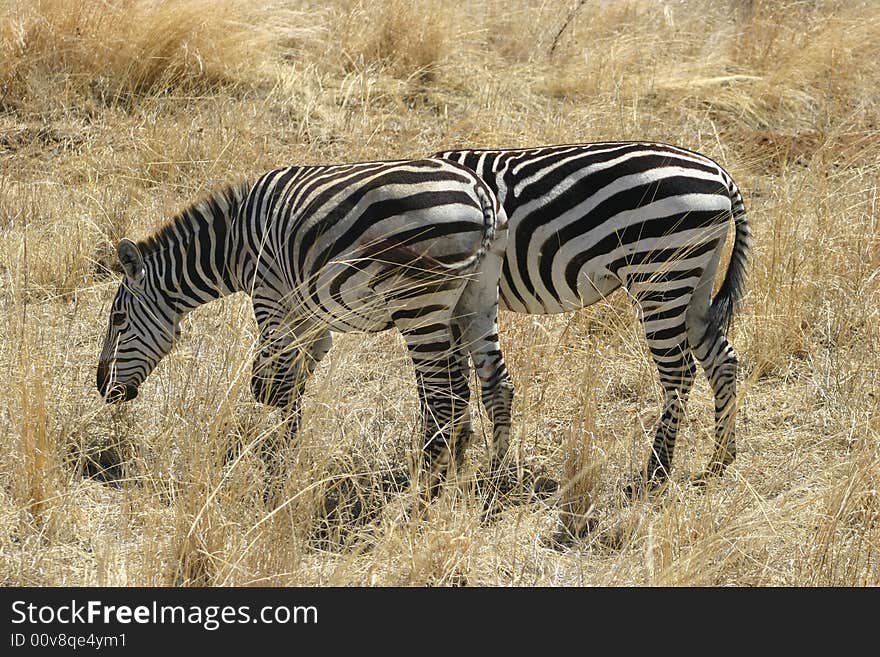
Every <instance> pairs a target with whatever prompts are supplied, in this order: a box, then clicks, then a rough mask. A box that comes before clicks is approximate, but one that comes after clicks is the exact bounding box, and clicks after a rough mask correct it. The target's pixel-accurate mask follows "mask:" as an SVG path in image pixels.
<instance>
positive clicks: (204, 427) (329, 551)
mask: <svg viewBox="0 0 880 657" xmlns="http://www.w3.org/2000/svg"><path fill="white" fill-rule="evenodd" d="M577 4H578V3H574V2H569V1H565V2H545V3H528V2H513V3H511V2H500V1H496V0H492V1H490V2H488V3H487V2H482V3H477V2H465V3H458V4H456V5H455V6H454V7H453V6H452V5H449V6H448V7H447V8H446V9H445V10H444V11H438V10H437V8H436V4H435V3H429V2H416V3H404V2H398V1H397V0H387V1H384V0H382V1H376V2H366V1H365V0H363V1H355V0H340V2H338V3H335V4H331V5H327V4H325V3H315V2H310V1H307V0H299V1H293V0H291V1H290V2H285V3H280V2H275V3H270V4H266V3H263V4H256V5H253V4H250V3H239V2H211V3H207V2H201V1H198V2H192V1H187V2H184V1H182V0H165V1H164V2H161V1H158V0H157V1H149V0H111V1H109V2H108V1H100V0H78V1H77V2H61V1H55V0H42V1H41V2H18V1H15V0H7V1H6V2H0V235H2V239H0V308H2V314H0V377H2V379H0V383H2V385H0V433H2V435H4V436H5V437H6V441H5V446H6V449H4V450H3V452H2V454H0V583H2V584H21V585H36V584H48V585H61V584H65V585H73V584H84V585H91V584H108V585H174V584H187V585H188V584H207V585H241V584H266V585H273V584H282V585H295V584H317V585H329V584H333V585H349V584H366V585H424V584H430V585H457V584H470V585H583V584H592V585H602V584H612V585H619V584H630V585H633V584H634V585H653V584H667V585H668V584H671V585H692V584H700V585H731V584H732V585H780V584H789V585H792V584H795V585H869V584H877V583H878V582H880V494H878V486H880V424H878V419H877V418H878V413H877V410H878V399H880V397H878V396H880V384H878V381H880V352H878V350H877V348H876V345H877V344H880V328H878V327H880V321H878V320H880V316H878V315H880V277H878V275H877V272H878V271H880V188H878V179H880V96H878V94H877V92H876V90H877V89H878V88H880V63H878V62H880V17H878V15H877V12H876V10H875V7H874V6H873V3H870V2H834V1H831V0H825V1H822V0H820V1H817V2H809V3H807V2H797V1H795V0H754V1H752V2H749V3H740V2H724V1H722V0H700V1H699V2H696V3H694V2H691V3H687V5H686V6H685V5H682V4H681V3H673V2H669V3H666V2H647V1H645V0H630V1H628V2H613V3H606V2H588V3H583V4H582V6H580V8H579V9H578V10H577V11H575V12H572V9H573V8H574V7H575V6H576V5H577ZM208 5H210V10H209V11H206V7H207V6H208ZM243 7H247V9H244V8H243ZM566 21H567V23H566ZM564 24H565V27H564V29H562V28H563V25H564ZM554 44H555V45H554ZM551 48H552V53H551ZM630 138H633V139H635V138H644V139H656V140H663V141H669V142H673V143H677V144H680V145H683V146H686V147H690V148H694V149H697V150H701V151H703V152H705V153H707V154H708V155H711V156H713V157H715V158H717V159H718V160H719V161H720V162H721V163H723V164H724V165H725V166H726V167H727V168H728V170H729V171H730V172H731V173H732V174H733V175H734V177H735V179H736V180H737V182H738V183H739V185H740V187H741V188H742V189H743V190H744V193H745V196H746V202H747V207H748V209H749V211H750V217H751V221H752V226H753V230H754V233H755V251H754V258H753V262H752V266H751V278H750V286H749V290H750V291H749V295H748V298H747V303H746V306H745V309H744V311H743V313H742V314H741V315H740V316H739V318H738V319H737V320H736V321H735V323H734V328H733V331H732V335H731V338H732V342H733V344H734V345H735V346H736V348H737V351H738V352H739V354H740V361H741V363H742V368H741V382H740V391H741V395H740V411H739V425H738V426H739V431H738V439H739V447H740V449H739V458H738V460H737V462H736V463H735V464H734V466H733V467H732V468H731V469H730V470H729V472H728V474H727V475H726V476H725V477H724V478H723V479H721V480H719V481H715V482H712V483H711V484H710V485H709V486H708V487H707V488H706V489H705V490H703V491H698V490H696V489H693V488H691V487H690V486H689V485H688V484H687V478H688V476H689V475H690V474H693V473H696V472H698V471H699V470H700V469H701V466H702V465H703V464H704V462H705V461H706V459H707V458H708V455H709V453H710V451H711V443H712V426H713V420H712V400H711V397H710V394H709V391H708V386H707V385H706V383H705V381H704V380H703V379H698V384H697V387H696V388H695V390H694V392H693V393H692V397H691V402H690V405H689V410H688V415H687V417H686V419H685V421H684V423H683V427H682V432H681V435H680V438H679V441H678V445H677V453H676V458H675V469H674V472H673V478H672V482H671V483H670V486H669V487H668V489H667V490H666V491H665V493H663V494H661V495H659V496H656V497H654V498H651V499H647V500H642V501H637V502H635V503H634V504H632V505H631V506H625V505H623V504H622V502H621V496H620V489H621V487H622V486H623V485H624V484H625V483H627V481H628V478H629V477H630V475H631V474H632V473H633V472H634V471H636V470H637V469H638V468H640V467H641V466H642V465H643V462H644V460H645V458H646V457H647V453H648V449H649V445H650V441H651V436H652V426H653V423H654V421H655V419H656V417H657V414H658V412H659V408H660V399H661V398H660V393H659V386H658V384H657V381H656V373H655V372H654V369H653V365H652V363H651V360H650V358H649V356H648V354H647V352H646V349H645V345H644V340H643V337H642V335H641V330H640V327H639V326H638V324H637V323H636V321H635V319H634V313H633V310H632V308H631V305H630V304H629V302H628V301H627V299H626V298H625V297H624V296H623V295H616V296H613V297H612V298H611V299H609V301H608V302H607V303H603V304H598V305H597V306H594V307H591V308H589V309H586V310H583V311H581V312H579V313H576V314H573V315H563V316H554V317H526V316H513V315H504V316H503V317H502V325H503V326H502V329H503V333H502V339H503V345H504V347H505V352H506V355H507V358H508V362H509V364H510V368H511V371H512V373H513V376H514V379H515V382H516V384H517V391H518V393H517V399H516V406H515V415H514V441H513V448H514V451H515V453H516V455H517V457H518V458H519V459H520V461H523V462H526V463H528V464H529V465H530V466H532V467H533V468H537V469H543V470H544V471H545V472H546V473H547V474H549V475H550V476H553V477H556V478H558V479H560V480H561V481H562V483H563V488H562V491H561V492H560V494H559V496H558V497H557V498H555V499H551V500H548V501H546V502H536V503H532V504H523V505H518V506H507V507H505V508H504V510H503V511H502V512H501V513H500V514H499V515H497V516H496V517H494V518H493V519H492V521H491V522H485V521H484V513H483V507H482V498H481V493H480V491H479V490H477V489H475V488H474V487H472V486H469V485H462V486H460V487H459V488H450V489H449V490H447V491H446V492H445V493H444V495H443V496H442V497H441V498H440V499H439V500H437V501H436V502H435V503H434V504H432V505H431V506H430V507H429V508H428V509H427V510H425V511H424V513H421V514H418V513H414V508H415V500H414V499H413V497H412V495H411V494H410V493H409V492H408V491H407V490H401V489H399V488H398V487H397V486H396V485H395V483H394V481H393V478H392V477H391V474H390V473H393V472H395V471H396V470H398V469H400V467H401V466H402V465H403V464H404V463H405V462H406V458H407V455H408V453H409V450H410V445H411V438H412V437H413V435H414V433H415V431H416V428H417V419H418V409H417V403H416V397H415V386H414V380H413V375H412V372H411V369H410V367H409V365H408V363H407V360H406V355H405V350H404V349H403V345H402V342H401V340H400V339H399V337H398V336H396V335H395V334H393V333H390V332H389V333H387V334H379V335H369V336H359V335H345V336H337V338H336V345H335V346H334V349H333V350H332V351H331V353H330V355H329V356H328V358H327V359H326V360H325V362H324V363H323V364H322V366H321V368H320V369H319V371H318V372H317V374H316V376H315V378H314V380H313V381H311V382H310V385H309V388H308V393H307V398H306V400H305V416H304V420H303V428H302V431H301V436H300V439H299V443H298V445H297V446H296V447H295V448H291V449H289V450H287V453H286V459H287V470H288V472H289V478H288V480H287V481H286V482H285V488H284V491H283V497H282V498H281V499H283V500H284V503H283V504H282V505H281V506H279V507H275V506H273V505H266V504H265V503H264V502H263V499H262V488H261V477H262V466H261V463H260V461H259V458H258V457H257V454H258V451H259V445H260V443H261V442H262V441H265V440H271V439H273V437H274V436H275V435H276V434H277V432H278V431H280V430H282V429H283V427H282V423H283V417H281V416H280V414H279V413H278V412H276V411H271V410H268V409H266V408H263V407H259V406H257V405H256V404H255V403H254V402H253V401H252V400H251V399H250V396H249V389H248V376H249V370H250V354H251V353H252V350H253V347H254V342H255V326H254V322H253V318H252V316H251V312H250V309H249V306H248V303H247V300H246V299H243V298H237V297H234V298H230V299H227V300H224V301H222V302H217V303H215V304H212V305H209V306H206V307H204V308H202V309H199V310H198V311H197V312H195V313H193V315H192V317H191V318H190V319H188V320H186V322H185V326H184V335H183V339H182V341H181V344H180V345H179V347H178V348H177V349H176V350H175V351H174V352H173V353H172V354H171V355H170V356H169V357H168V358H166V359H165V360H164V361H163V362H162V363H161V364H160V366H159V367H158V368H157V370H156V372H155V373H154V374H153V375H152V376H151V377H150V379H149V380H148V381H147V383H146V384H145V385H144V386H143V387H142V391H141V395H140V397H139V398H138V399H137V400H136V401H135V402H133V403H132V404H130V405H127V406H125V407H121V408H109V407H107V406H106V405H105V404H104V403H103V402H102V401H101V400H100V399H99V396H98V393H97V391H96V390H95V387H94V371H95V362H96V358H97V352H98V348H99V344H100V340H101V338H102V334H103V329H104V324H105V321H106V313H107V308H108V304H109V301H110V298H111V296H112V294H113V291H114V289H115V287H116V279H115V277H114V275H113V274H111V273H109V272H108V271H107V268H108V265H109V264H110V262H111V259H112V258H111V256H112V253H113V246H114V245H115V243H116V241H117V240H118V239H119V238H120V237H122V236H130V237H139V236H143V235H145V234H147V233H148V232H150V231H151V230H153V229H154V228H155V227H156V226H157V225H158V224H160V223H161V222H162V221H163V220H164V219H166V218H167V217H168V216H169V215H170V214H171V213H172V212H174V211H175V210H176V209H178V208H179V207H180V206H181V205H183V204H185V203H186V202H187V201H189V200H191V199H192V198H193V197H195V196H196V195H198V194H199V193H200V192H202V191H203V190H204V189H206V188H211V187H213V186H215V185H216V184H218V183H220V182H222V181H226V180H228V179H230V178H234V177H237V176H240V175H243V174H249V173H255V172H259V171H262V170H265V169H268V168H271V167H274V166H277V165H280V164H283V163H293V162H297V163H315V162H334V161H336V162H338V161H352V160H363V159H373V158H392V157H398V156H421V155H424V154H427V153H430V152H432V151H434V150H438V149H440V148H449V147H454V146H460V145H473V146H519V145H522V146H526V145H536V144H542V143H557V142H570V141H591V140H600V139H630ZM478 417H482V416H478ZM477 427H478V436H485V435H487V434H486V426H485V422H483V423H482V424H481V423H480V422H479V421H478V422H477ZM480 431H482V433H480ZM484 458H485V451H484V449H483V445H482V444H481V440H479V439H478V440H476V441H475V444H474V449H473V451H472V453H471V455H470V459H469V463H470V465H471V466H472V467H471V470H469V472H472V471H473V470H475V469H479V468H480V467H481V463H482V462H483V460H484ZM339 500H342V501H343V502H345V501H346V500H348V501H352V500H356V501H357V506H352V505H346V504H345V503H343V504H339V505H335V503H336V502H337V501H339ZM334 505H335V506H334ZM560 528H562V529H565V530H566V531H567V533H568V534H569V535H570V537H571V538H570V540H569V542H568V545H567V546H564V547H562V546H559V545H554V544H553V542H552V541H550V540H548V539H550V538H551V537H553V536H554V534H556V533H557V531H558V530H559V529H560Z"/></svg>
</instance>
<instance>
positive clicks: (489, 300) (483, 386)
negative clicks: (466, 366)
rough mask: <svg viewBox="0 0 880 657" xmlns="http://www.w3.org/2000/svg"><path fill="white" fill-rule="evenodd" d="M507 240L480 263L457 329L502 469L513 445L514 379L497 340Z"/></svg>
mask: <svg viewBox="0 0 880 657" xmlns="http://www.w3.org/2000/svg"><path fill="white" fill-rule="evenodd" d="M503 246H504V242H503V241H502V242H500V243H499V242H496V243H495V244H493V247H492V250H491V251H490V252H489V253H488V254H487V255H486V256H485V258H484V259H483V261H482V262H481V263H480V267H479V269H478V270H477V272H475V274H474V275H473V277H472V278H471V280H469V281H468V283H467V285H466V286H465V289H464V291H463V293H462V295H461V298H460V299H459V301H458V304H457V305H456V307H455V311H454V313H453V328H454V333H455V334H457V335H458V336H460V337H459V345H458V347H459V351H460V352H461V353H462V357H464V358H466V355H465V354H466V353H469V354H470V356H471V360H473V362H474V369H475V370H476V372H477V377H478V378H479V379H480V396H481V401H482V403H483V406H484V408H485V409H486V413H487V414H488V416H489V420H490V421H491V422H492V445H491V446H490V450H489V451H490V456H489V468H490V471H491V472H492V473H493V475H496V474H498V473H500V472H501V469H502V467H503V465H504V464H505V463H506V459H507V452H508V449H509V447H510V415H511V407H512V406H513V382H512V381H511V378H510V375H509V374H508V372H507V366H506V365H505V363H504V355H503V354H502V351H501V344H500V342H499V340H498V323H497V318H498V279H499V277H500V275H501V264H502V254H503V251H502V249H503Z"/></svg>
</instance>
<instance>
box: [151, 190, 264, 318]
mask: <svg viewBox="0 0 880 657" xmlns="http://www.w3.org/2000/svg"><path fill="white" fill-rule="evenodd" d="M246 193H247V187H246V186H245V185H243V184H242V185H237V186H230V187H227V188H225V189H223V190H221V191H219V192H217V193H215V194H214V195H213V196H211V197H209V198H207V199H205V200H204V201H201V202H199V203H196V204H194V205H193V206H191V207H189V208H187V209H186V210H184V211H183V212H181V213H180V214H179V215H178V216H177V217H175V218H174V219H173V220H172V221H171V222H170V223H169V224H168V225H167V226H165V228H163V229H162V230H161V231H160V232H159V233H158V234H157V235H156V236H155V237H153V238H151V239H150V240H148V242H147V243H146V245H145V248H146V250H147V253H146V256H145V260H146V261H147V262H148V263H151V266H149V267H148V270H150V271H152V273H153V275H154V283H155V286H156V289H157V290H161V291H162V292H164V294H165V297H166V299H167V300H168V302H169V303H170V305H172V306H174V307H175V309H176V310H177V311H178V312H179V313H181V314H182V313H186V312H189V311H190V310H193V309H194V308H197V307H198V306H201V305H202V304H205V303H208V302H210V301H213V300H215V299H218V298H220V297H223V296H226V295H228V294H232V293H234V292H239V291H242V290H244V287H243V285H242V283H241V280H242V276H241V273H240V271H239V267H238V262H237V261H238V258H237V254H238V253H239V249H238V248H237V244H238V242H239V241H240V240H239V239H238V235H237V232H238V229H239V228H240V227H238V226H236V223H237V222H236V221H235V218H236V216H237V214H238V210H239V208H240V207H241V203H242V201H243V198H244V196H245V195H246Z"/></svg>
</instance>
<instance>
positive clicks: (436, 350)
mask: <svg viewBox="0 0 880 657" xmlns="http://www.w3.org/2000/svg"><path fill="white" fill-rule="evenodd" d="M446 312H447V313H448V310H447V311H446ZM431 315H435V313H432V312H429V313H426V314H425V315H424V316H420V317H417V318H411V317H406V318H402V317H401V318H397V319H395V323H396V324H397V326H398V328H399V329H400V331H401V332H402V333H403V336H404V339H405V340H406V344H407V348H408V349H409V354H410V358H411V359H412V361H413V367H414V368H415V374H416V381H417V384H418V393H419V401H420V403H421V407H422V423H423V426H424V428H425V434H424V436H425V437H424V441H423V442H422V445H421V448H422V450H421V451H422V465H421V466H420V467H419V466H418V465H416V466H415V469H416V470H417V471H418V474H419V476H418V477H414V478H413V481H420V483H421V485H422V493H423V497H424V498H425V499H426V500H430V499H432V498H433V497H434V496H435V495H436V494H437V493H438V492H439V489H440V485H441V484H442V483H443V481H445V479H446V478H447V475H448V474H449V473H450V471H451V470H452V469H454V467H455V463H456V462H457V461H460V460H461V457H460V456H459V449H458V443H459V441H461V442H462V443H466V442H467V440H468V439H469V436H468V435H467V432H468V430H469V428H470V422H469V418H468V405H469V403H470V389H469V388H468V381H467V378H466V376H465V374H464V373H463V372H462V369H461V367H460V364H459V362H458V357H457V355H456V353H455V346H454V338H453V334H452V329H451V326H450V323H449V321H448V319H446V320H445V321H444V318H441V317H436V316H435V317H432V316H431Z"/></svg>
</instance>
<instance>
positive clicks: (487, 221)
mask: <svg viewBox="0 0 880 657" xmlns="http://www.w3.org/2000/svg"><path fill="white" fill-rule="evenodd" d="M475 189H476V192H477V197H479V199H480V206H481V207H482V210H483V237H482V239H481V240H480V246H479V248H478V249H477V250H476V252H475V253H474V254H473V255H471V256H470V257H468V258H466V259H464V260H462V261H461V262H460V263H457V265H456V266H457V268H460V269H462V270H471V269H476V268H477V266H478V265H479V264H480V261H481V260H482V259H483V257H484V256H485V255H486V254H487V253H489V250H490V249H491V248H492V243H493V242H494V241H495V236H496V235H497V233H498V230H499V229H504V228H506V222H505V223H504V224H502V225H499V223H498V218H499V217H498V210H499V206H497V205H496V200H495V197H494V196H492V195H490V194H489V192H488V191H487V189H486V186H485V183H483V182H482V181H480V184H478V185H477V186H476V188H475Z"/></svg>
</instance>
